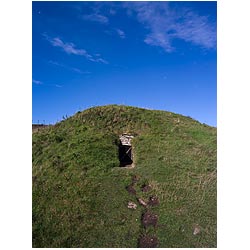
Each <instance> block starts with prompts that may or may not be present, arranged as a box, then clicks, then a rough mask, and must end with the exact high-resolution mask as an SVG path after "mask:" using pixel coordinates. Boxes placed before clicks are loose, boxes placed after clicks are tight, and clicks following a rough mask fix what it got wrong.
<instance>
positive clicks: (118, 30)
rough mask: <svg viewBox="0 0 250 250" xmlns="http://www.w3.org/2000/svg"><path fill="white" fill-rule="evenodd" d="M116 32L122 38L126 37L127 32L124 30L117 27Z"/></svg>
mask: <svg viewBox="0 0 250 250" xmlns="http://www.w3.org/2000/svg"><path fill="white" fill-rule="evenodd" d="M116 32H117V34H118V35H119V37H120V38H122V39H124V38H125V37H126V35H125V32H124V31H123V30H120V29H116Z"/></svg>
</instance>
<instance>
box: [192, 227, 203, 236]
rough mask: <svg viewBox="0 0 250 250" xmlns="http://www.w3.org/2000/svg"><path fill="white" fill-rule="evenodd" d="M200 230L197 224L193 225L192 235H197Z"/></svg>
mask: <svg viewBox="0 0 250 250" xmlns="http://www.w3.org/2000/svg"><path fill="white" fill-rule="evenodd" d="M200 232H201V228H200V226H199V225H195V226H194V231H193V235H197V234H199V233H200Z"/></svg>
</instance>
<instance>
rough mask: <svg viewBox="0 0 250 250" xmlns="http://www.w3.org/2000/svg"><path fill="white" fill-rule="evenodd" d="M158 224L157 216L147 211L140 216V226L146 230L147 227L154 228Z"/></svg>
mask: <svg viewBox="0 0 250 250" xmlns="http://www.w3.org/2000/svg"><path fill="white" fill-rule="evenodd" d="M157 222H158V215H156V214H152V213H151V212H149V211H147V212H146V213H144V214H143V215H142V225H143V226H144V227H145V228H147V227H149V226H153V227H156V226H157Z"/></svg>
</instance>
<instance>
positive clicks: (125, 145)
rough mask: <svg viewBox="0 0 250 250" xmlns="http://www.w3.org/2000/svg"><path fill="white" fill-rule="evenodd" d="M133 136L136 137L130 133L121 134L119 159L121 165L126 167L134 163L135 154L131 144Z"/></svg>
mask: <svg viewBox="0 0 250 250" xmlns="http://www.w3.org/2000/svg"><path fill="white" fill-rule="evenodd" d="M132 138H134V137H133V136H132V135H128V134H122V135H121V136H120V145H119V160H120V166H121V167H126V166H128V165H132V163H133V154H132V145H131V140H132Z"/></svg>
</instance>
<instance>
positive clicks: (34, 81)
mask: <svg viewBox="0 0 250 250" xmlns="http://www.w3.org/2000/svg"><path fill="white" fill-rule="evenodd" d="M32 82H33V83H35V84H36V85H43V86H50V87H57V88H61V87H62V85H60V84H48V83H43V82H41V81H38V80H34V79H32Z"/></svg>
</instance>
